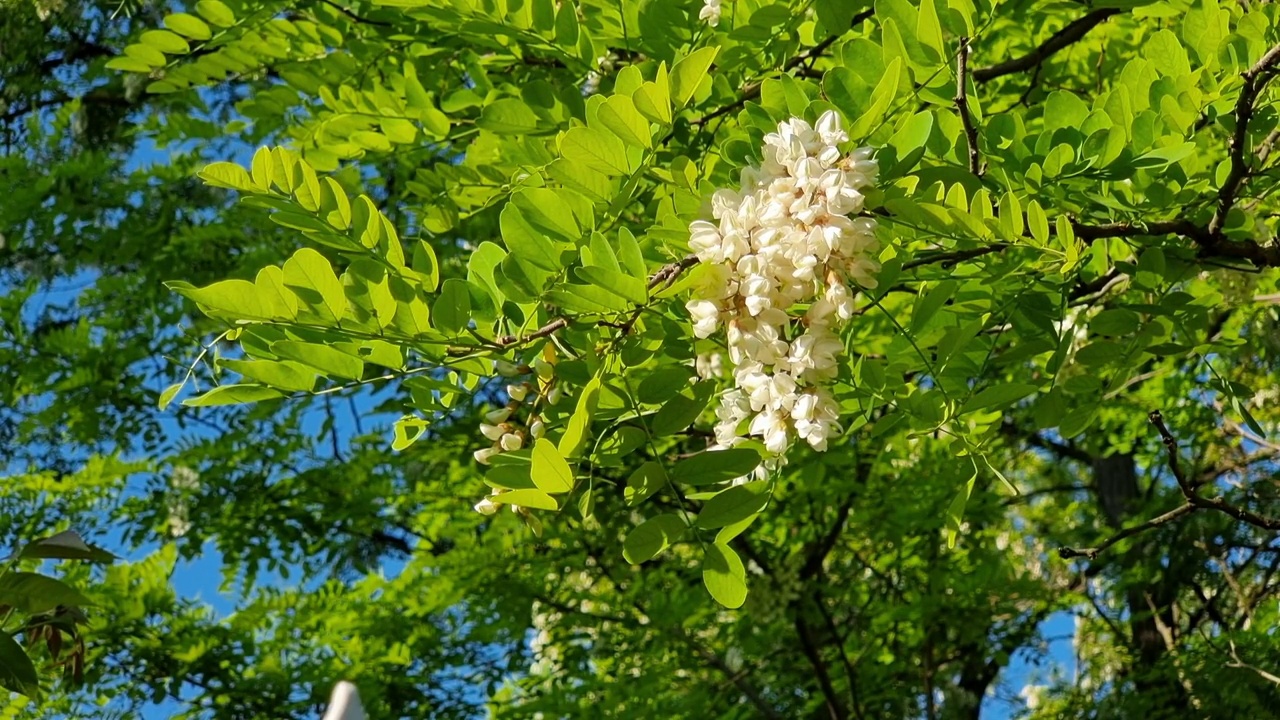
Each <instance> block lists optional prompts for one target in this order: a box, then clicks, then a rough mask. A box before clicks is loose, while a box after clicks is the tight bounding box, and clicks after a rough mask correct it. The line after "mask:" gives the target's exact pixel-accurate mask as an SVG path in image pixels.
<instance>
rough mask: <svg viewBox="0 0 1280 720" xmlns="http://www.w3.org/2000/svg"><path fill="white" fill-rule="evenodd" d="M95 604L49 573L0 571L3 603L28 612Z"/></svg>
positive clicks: (33, 613)
mask: <svg viewBox="0 0 1280 720" xmlns="http://www.w3.org/2000/svg"><path fill="white" fill-rule="evenodd" d="M92 604H93V601H91V600H90V599H89V598H87V597H85V596H84V595H83V594H81V593H80V591H79V590H76V589H75V588H73V587H71V586H70V585H67V584H66V583H64V582H62V581H61V580H55V579H54V578H51V577H48V576H47V575H41V574H39V573H33V572H15V571H9V572H6V573H4V574H3V575H0V605H11V606H13V608H14V609H16V610H17V611H18V612H21V613H23V614H26V615H35V614H38V613H43V612H48V611H50V610H52V609H54V608H56V607H58V606H59V605H66V606H68V607H83V606H85V605H92Z"/></svg>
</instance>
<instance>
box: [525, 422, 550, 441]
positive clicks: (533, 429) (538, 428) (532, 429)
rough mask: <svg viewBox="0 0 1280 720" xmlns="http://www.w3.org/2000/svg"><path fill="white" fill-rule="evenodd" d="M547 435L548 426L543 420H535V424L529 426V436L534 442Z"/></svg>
mask: <svg viewBox="0 0 1280 720" xmlns="http://www.w3.org/2000/svg"><path fill="white" fill-rule="evenodd" d="M546 434H547V425H546V423H544V422H542V421H541V420H534V421H533V423H532V424H530V425H529V436H530V437H532V438H533V439H534V440H538V439H540V438H542V437H543V436H544V435H546Z"/></svg>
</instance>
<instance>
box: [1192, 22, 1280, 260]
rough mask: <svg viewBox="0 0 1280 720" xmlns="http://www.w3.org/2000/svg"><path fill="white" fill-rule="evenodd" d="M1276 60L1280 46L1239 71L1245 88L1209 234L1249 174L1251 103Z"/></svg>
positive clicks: (1220, 224)
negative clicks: (1248, 150) (1246, 158)
mask: <svg viewBox="0 0 1280 720" xmlns="http://www.w3.org/2000/svg"><path fill="white" fill-rule="evenodd" d="M1277 62H1280V45H1276V46H1274V47H1272V48H1271V49H1270V50H1268V51H1267V54H1266V55H1263V56H1262V59H1260V60H1258V62H1256V63H1254V65H1253V67H1251V68H1249V69H1248V70H1245V71H1244V72H1243V73H1241V74H1240V77H1241V79H1243V80H1244V87H1242V88H1240V97H1238V98H1237V99H1236V111H1235V118H1236V129H1235V132H1233V133H1232V135H1231V143H1230V145H1229V146H1228V149H1229V152H1230V158H1231V170H1230V172H1228V173H1227V179H1226V181H1225V182H1223V183H1222V187H1221V188H1219V189H1218V208H1217V209H1216V210H1215V211H1214V213H1213V219H1212V220H1210V221H1209V234H1210V235H1212V236H1214V237H1217V236H1218V235H1219V234H1220V233H1221V232H1222V227H1223V225H1225V224H1226V222H1227V213H1229V212H1231V207H1232V206H1233V205H1234V204H1235V201H1236V193H1237V192H1238V191H1239V190H1240V185H1241V184H1242V183H1243V182H1244V181H1245V178H1246V177H1248V175H1249V163H1248V161H1247V160H1245V151H1246V148H1245V144H1246V142H1247V141H1248V134H1249V121H1250V120H1252V119H1253V109H1254V103H1256V102H1257V101H1258V95H1259V94H1261V93H1262V89H1263V88H1265V87H1266V86H1267V83H1268V82H1269V81H1270V80H1271V78H1272V77H1273V76H1274V75H1275V65H1276V63H1277Z"/></svg>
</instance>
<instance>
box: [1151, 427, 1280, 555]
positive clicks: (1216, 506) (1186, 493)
mask: <svg viewBox="0 0 1280 720" xmlns="http://www.w3.org/2000/svg"><path fill="white" fill-rule="evenodd" d="M1147 418H1148V419H1149V420H1150V421H1151V424H1152V425H1155V426H1156V431H1157V432H1159V433H1160V439H1161V440H1162V441H1163V442H1164V446H1165V448H1166V449H1167V450H1168V453H1169V469H1170V470H1171V471H1173V477H1174V479H1175V480H1177V481H1178V489H1179V490H1181V491H1182V496H1183V497H1185V498H1186V499H1187V504H1188V505H1192V506H1194V507H1196V508H1205V509H1208V510H1217V511H1218V512H1220V513H1224V514H1226V515H1230V516H1231V517H1233V518H1235V519H1237V520H1239V521H1241V522H1244V523H1248V524H1249V525H1253V526H1254V527H1259V528H1262V529H1264V530H1280V518H1270V517H1266V516H1263V515H1259V514H1257V513H1255V512H1252V511H1249V510H1246V509H1244V508H1242V507H1238V506H1235V505H1231V504H1230V503H1228V502H1227V501H1226V500H1223V499H1222V498H1220V497H1214V498H1207V497H1203V496H1201V495H1200V494H1199V493H1198V492H1196V487H1195V485H1194V484H1193V483H1192V482H1191V480H1190V478H1188V477H1187V475H1186V473H1184V472H1183V470H1182V464H1181V463H1180V462H1179V460H1178V440H1177V438H1175V437H1174V436H1173V433H1171V432H1169V428H1168V426H1166V425H1165V424H1164V416H1163V415H1161V414H1160V411H1159V410H1153V411H1151V414H1150V415H1148V416H1147Z"/></svg>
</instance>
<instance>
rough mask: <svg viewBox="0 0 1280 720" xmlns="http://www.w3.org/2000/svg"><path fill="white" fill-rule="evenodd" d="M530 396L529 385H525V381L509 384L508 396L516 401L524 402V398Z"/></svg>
mask: <svg viewBox="0 0 1280 720" xmlns="http://www.w3.org/2000/svg"><path fill="white" fill-rule="evenodd" d="M528 396H529V386H528V385H525V384H524V383H517V384H513V385H508V386H507V397H509V398H511V399H512V400H515V401H516V402H524V399H525V398H526V397H528Z"/></svg>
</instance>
